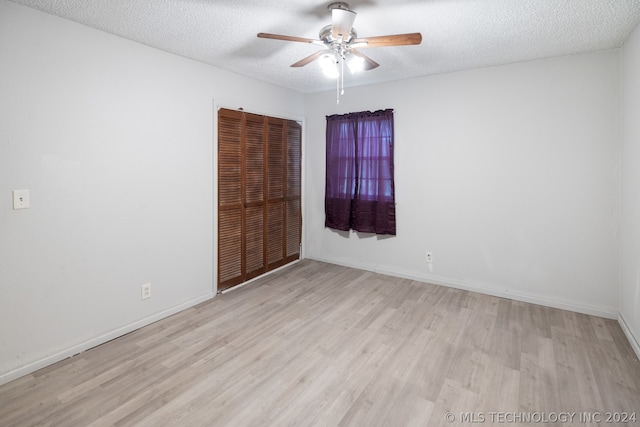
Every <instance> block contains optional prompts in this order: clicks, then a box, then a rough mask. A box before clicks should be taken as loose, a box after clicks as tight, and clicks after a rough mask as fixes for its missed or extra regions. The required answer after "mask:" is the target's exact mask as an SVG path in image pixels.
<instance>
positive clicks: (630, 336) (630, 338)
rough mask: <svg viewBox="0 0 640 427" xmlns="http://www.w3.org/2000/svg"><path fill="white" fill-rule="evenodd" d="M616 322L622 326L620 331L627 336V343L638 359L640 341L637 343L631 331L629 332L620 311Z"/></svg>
mask: <svg viewBox="0 0 640 427" xmlns="http://www.w3.org/2000/svg"><path fill="white" fill-rule="evenodd" d="M618 323H619V324H620V327H621V328H622V332H624V334H625V336H626V337H627V340H628V341H629V344H631V348H633V351H634V352H635V353H636V357H637V358H638V359H639V360H640V343H638V339H637V338H636V336H635V335H633V332H631V329H630V328H629V325H628V324H627V321H626V320H624V316H623V315H622V313H619V314H618Z"/></svg>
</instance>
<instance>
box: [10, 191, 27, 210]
mask: <svg viewBox="0 0 640 427" xmlns="http://www.w3.org/2000/svg"><path fill="white" fill-rule="evenodd" d="M29 207H31V201H30V200H29V190H13V209H14V210H15V209H28V208H29Z"/></svg>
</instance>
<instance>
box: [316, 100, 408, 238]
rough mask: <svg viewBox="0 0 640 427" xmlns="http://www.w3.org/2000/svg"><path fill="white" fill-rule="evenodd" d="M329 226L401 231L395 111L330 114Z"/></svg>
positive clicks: (327, 205) (387, 231)
mask: <svg viewBox="0 0 640 427" xmlns="http://www.w3.org/2000/svg"><path fill="white" fill-rule="evenodd" d="M326 160H327V177H326V187H325V214H326V216H325V226H327V227H329V228H333V229H337V230H349V229H354V230H357V231H363V232H369V233H376V234H391V235H395V234H396V222H395V192H394V182H393V110H391V109H387V110H379V111H376V112H373V113H372V112H370V111H364V112H359V113H349V114H343V115H333V116H327V159H326Z"/></svg>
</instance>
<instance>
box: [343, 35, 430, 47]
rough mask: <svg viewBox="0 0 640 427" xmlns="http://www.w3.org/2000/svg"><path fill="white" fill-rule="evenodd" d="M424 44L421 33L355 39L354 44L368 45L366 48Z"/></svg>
mask: <svg viewBox="0 0 640 427" xmlns="http://www.w3.org/2000/svg"><path fill="white" fill-rule="evenodd" d="M421 42H422V34H420V33H408V34H394V35H392V36H377V37H367V38H362V39H355V40H354V41H353V43H366V46H359V47H361V48H365V47H385V46H407V45H412V44H420V43H421Z"/></svg>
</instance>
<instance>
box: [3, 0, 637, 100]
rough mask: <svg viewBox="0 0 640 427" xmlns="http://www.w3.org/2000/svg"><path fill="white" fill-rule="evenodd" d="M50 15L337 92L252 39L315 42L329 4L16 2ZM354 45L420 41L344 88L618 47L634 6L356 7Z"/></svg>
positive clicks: (285, 54)
mask: <svg viewBox="0 0 640 427" xmlns="http://www.w3.org/2000/svg"><path fill="white" fill-rule="evenodd" d="M12 1H14V3H20V4H23V5H26V6H29V7H33V8H35V9H39V10H42V11H44V12H47V13H51V14H53V15H58V16H60V17H63V18H67V19H70V20H73V21H76V22H79V23H82V24H85V25H87V26H90V27H94V28H98V29H100V30H104V31H106V32H109V33H113V34H116V35H118V36H121V37H124V38H127V39H131V40H135V41H137V42H140V43H144V44H146V45H149V46H153V47H155V48H158V49H161V50H164V51H167V52H172V53H175V54H178V55H181V56H185V57H188V58H192V59H196V60H198V61H202V62H205V63H209V64H212V65H215V66H217V67H220V68H224V69H227V70H230V71H234V72H237V73H240V74H243V75H246V76H250V77H254V78H256V79H259V80H262V81H266V82H270V83H273V84H276V85H279V86H283V87H288V88H291V89H294V90H297V91H300V92H305V93H307V92H316V91H321V90H329V89H332V88H334V87H335V82H334V81H332V80H329V79H327V78H326V77H325V76H324V75H323V74H322V72H321V70H320V68H319V67H318V65H317V64H316V63H312V64H309V65H307V66H306V67H304V68H291V67H289V65H290V64H292V63H294V62H296V61H298V60H299V59H301V58H303V57H305V56H308V55H310V54H312V53H314V52H315V51H317V50H318V49H319V47H318V46H314V45H311V44H304V43H291V42H283V41H278V40H266V39H259V38H257V37H256V34H257V33H258V32H269V33H278V34H286V35H293V36H301V37H309V38H317V37H318V32H319V30H320V28H322V27H323V26H325V25H328V24H330V23H331V16H330V14H329V12H328V11H327V4H328V3H329V2H330V1H331V0H329V1H322V0H320V1H318V0H314V1H309V0H12ZM348 3H349V5H350V7H351V9H352V10H354V11H355V12H357V13H358V15H357V18H356V21H355V24H354V27H355V28H356V30H357V32H358V36H359V37H369V36H378V35H388V34H396V33H409V32H420V33H422V37H423V39H422V40H423V41H422V44H421V45H419V46H402V47H379V48H368V49H366V52H365V53H366V54H367V55H368V56H370V57H371V58H372V59H374V60H375V61H376V62H378V63H380V67H378V68H376V69H374V70H371V71H367V72H363V73H361V74H358V75H356V76H347V77H346V78H345V86H354V85H362V84H369V83H377V82H384V81H390V80H399V79H404V78H409V77H416V76H422V75H429V74H439V73H446V72H451V71H456V70H464V69H471V68H478V67H485V66H490V65H497V64H506V63H512V62H519V61H526V60H533V59H540V58H549V57H556V56H561V55H569V54H575V53H582V52H589V51H596V50H603V49H612V48H617V47H620V46H622V44H623V43H624V41H625V40H626V38H627V37H628V35H629V34H630V32H631V31H632V30H633V29H634V28H635V26H636V25H637V24H638V22H639V20H640V0H421V1H418V0H388V1H383V0H352V1H350V2H348Z"/></svg>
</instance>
